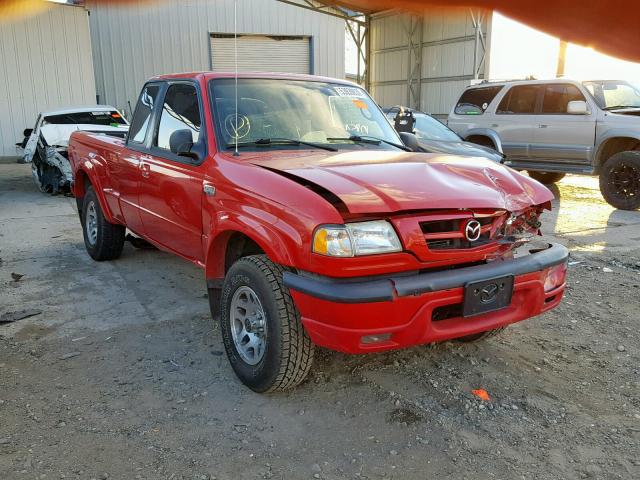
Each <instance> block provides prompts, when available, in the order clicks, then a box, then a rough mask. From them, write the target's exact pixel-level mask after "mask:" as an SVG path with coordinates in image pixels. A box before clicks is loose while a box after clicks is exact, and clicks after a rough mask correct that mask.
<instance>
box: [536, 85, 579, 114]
mask: <svg viewBox="0 0 640 480" xmlns="http://www.w3.org/2000/svg"><path fill="white" fill-rule="evenodd" d="M575 100H582V101H583V102H584V101H585V98H584V95H582V93H581V92H580V90H578V88H577V87H576V86H575V85H571V84H562V85H547V86H546V87H545V89H544V100H543V102H542V113H547V114H558V113H567V104H568V103H569V102H573V101H575Z"/></svg>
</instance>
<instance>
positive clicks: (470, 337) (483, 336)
mask: <svg viewBox="0 0 640 480" xmlns="http://www.w3.org/2000/svg"><path fill="white" fill-rule="evenodd" d="M505 328H507V327H500V328H496V329H494V330H488V331H486V332H480V333H474V334H473V335H466V336H464V337H459V338H456V341H457V342H462V343H471V342H478V341H480V340H485V339H487V338H491V337H495V336H496V335H499V334H501V333H502V332H503V331H504V329H505Z"/></svg>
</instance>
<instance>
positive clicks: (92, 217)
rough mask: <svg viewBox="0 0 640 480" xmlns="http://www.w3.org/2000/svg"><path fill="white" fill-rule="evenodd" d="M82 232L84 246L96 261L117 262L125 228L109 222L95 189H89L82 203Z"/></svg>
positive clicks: (122, 244)
mask: <svg viewBox="0 0 640 480" xmlns="http://www.w3.org/2000/svg"><path fill="white" fill-rule="evenodd" d="M82 232H83V235H84V245H85V247H86V248H87V252H88V253H89V255H91V258H93V259H94V260H96V261H98V262H102V261H104V260H115V259H116V258H118V257H119V256H120V254H121V253H122V247H123V246H124V234H125V227H123V226H122V225H114V224H113V223H109V222H107V220H106V219H105V218H104V214H103V213H102V208H100V202H99V201H98V196H97V195H96V192H95V191H94V190H93V187H89V189H88V190H87V193H86V194H85V196H84V201H83V203H82Z"/></svg>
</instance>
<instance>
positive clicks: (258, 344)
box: [229, 286, 267, 365]
mask: <svg viewBox="0 0 640 480" xmlns="http://www.w3.org/2000/svg"><path fill="white" fill-rule="evenodd" d="M229 321H230V322H231V336H232V338H233V344H234V346H235V348H236V351H237V352H238V354H239V355H240V358H242V360H243V361H244V362H246V363H247V364H249V365H257V364H258V363H260V360H262V358H263V357H264V353H265V346H266V337H267V322H266V315H265V313H264V309H263V308H262V303H260V299H259V298H258V295H257V294H256V292H254V291H253V289H251V288H250V287H247V286H241V287H240V288H238V289H237V290H236V291H235V293H234V294H233V298H232V299H231V311H230V315H229Z"/></svg>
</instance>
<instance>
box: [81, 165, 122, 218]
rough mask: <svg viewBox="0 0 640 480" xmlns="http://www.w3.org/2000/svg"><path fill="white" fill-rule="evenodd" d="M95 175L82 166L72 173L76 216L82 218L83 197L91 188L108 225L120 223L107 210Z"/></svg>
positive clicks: (104, 198)
mask: <svg viewBox="0 0 640 480" xmlns="http://www.w3.org/2000/svg"><path fill="white" fill-rule="evenodd" d="M95 173H96V172H95V171H93V169H92V168H90V167H89V168H86V166H84V165H82V166H81V167H80V168H78V169H77V170H76V171H75V172H74V182H73V194H74V196H75V198H76V205H77V207H78V214H79V215H80V216H81V217H82V204H83V201H84V196H85V195H86V194H87V190H89V188H90V187H93V190H94V192H96V196H97V197H98V202H100V208H101V209H102V213H103V215H104V216H105V218H106V219H107V221H108V222H109V223H120V222H119V221H118V220H117V219H116V218H115V217H114V216H113V213H112V212H111V209H110V208H109V204H108V202H107V199H106V197H105V194H104V191H103V189H102V185H101V183H100V179H99V178H98V175H96V174H95Z"/></svg>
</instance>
